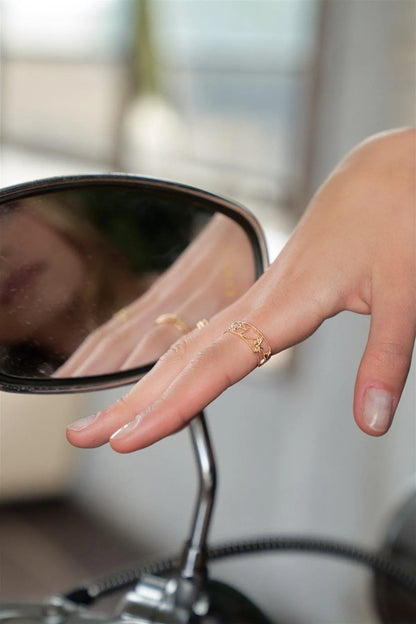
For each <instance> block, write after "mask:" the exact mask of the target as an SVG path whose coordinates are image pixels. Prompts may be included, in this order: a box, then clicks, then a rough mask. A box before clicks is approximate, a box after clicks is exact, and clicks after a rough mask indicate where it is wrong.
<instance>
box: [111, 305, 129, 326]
mask: <svg viewBox="0 0 416 624" xmlns="http://www.w3.org/2000/svg"><path fill="white" fill-rule="evenodd" d="M114 318H115V319H117V321H120V323H125V322H126V321H128V320H129V318H130V310H129V309H128V308H121V310H119V311H118V312H116V313H115V314H114Z"/></svg>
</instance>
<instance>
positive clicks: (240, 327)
mask: <svg viewBox="0 0 416 624" xmlns="http://www.w3.org/2000/svg"><path fill="white" fill-rule="evenodd" d="M224 333H225V334H227V333H229V334H234V336H238V337H239V338H241V339H242V340H244V342H245V343H246V344H247V345H248V346H249V347H250V349H251V350H252V351H253V353H255V354H256V355H257V358H258V364H257V366H263V364H265V363H266V362H267V361H268V360H270V358H271V355H272V348H271V346H270V343H269V341H268V340H267V338H266V336H265V335H264V334H263V332H261V331H260V330H259V329H257V327H255V326H254V325H252V324H251V323H247V321H234V322H233V323H231V325H230V327H229V328H228V329H226V330H225V332H224Z"/></svg>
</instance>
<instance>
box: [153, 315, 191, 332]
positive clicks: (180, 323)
mask: <svg viewBox="0 0 416 624" xmlns="http://www.w3.org/2000/svg"><path fill="white" fill-rule="evenodd" d="M155 323H156V325H172V327H174V328H175V329H177V330H178V331H180V332H181V333H182V334H187V333H188V332H190V331H191V329H192V327H190V326H189V325H188V323H185V321H184V320H183V319H181V317H180V316H178V315H177V314H170V313H169V314H161V315H160V316H158V317H157V319H156V320H155Z"/></svg>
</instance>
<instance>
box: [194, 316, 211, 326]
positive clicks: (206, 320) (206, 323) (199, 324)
mask: <svg viewBox="0 0 416 624" xmlns="http://www.w3.org/2000/svg"><path fill="white" fill-rule="evenodd" d="M208 323H209V320H208V319H207V318H202V319H201V320H200V321H198V322H197V324H196V325H195V327H196V328H197V329H202V328H203V327H206V326H207V325H208Z"/></svg>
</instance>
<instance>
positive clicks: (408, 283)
mask: <svg viewBox="0 0 416 624" xmlns="http://www.w3.org/2000/svg"><path fill="white" fill-rule="evenodd" d="M415 143H416V138H415V132H414V131H409V130H407V131H400V132H395V133H390V134H384V135H380V136H377V137H375V138H373V139H371V140H369V141H367V142H365V143H363V144H362V145H360V146H358V147H357V148H356V149H355V150H354V151H353V152H352V153H351V154H350V155H349V156H347V158H346V159H344V160H343V161H342V162H341V163H340V165H339V166H338V167H337V168H336V169H335V170H334V172H333V173H332V175H331V176H330V177H329V179H328V180H327V181H326V182H325V183H324V184H323V186H322V187H321V188H320V189H319V190H318V192H317V193H316V195H315V197H314V198H313V199H312V201H311V203H310V205H309V207H308V210H307V211H306V213H305V215H304V217H303V218H302V219H301V221H300V223H299V225H298V227H297V228H296V229H295V232H294V234H293V236H292V237H291V239H290V240H289V242H288V244H287V245H286V247H285V248H284V249H283V251H282V253H281V254H280V255H279V257H278V258H277V259H276V261H275V262H274V263H273V264H272V265H271V267H270V268H269V269H268V271H267V272H266V273H265V274H264V275H263V276H262V277H261V278H260V279H259V280H258V281H257V282H256V283H255V284H254V285H253V286H252V287H251V288H250V289H249V290H248V291H247V292H246V293H245V294H244V295H243V296H242V297H240V298H239V299H238V300H237V301H235V302H234V303H233V304H232V305H231V306H229V307H228V308H226V309H224V310H223V311H222V312H220V313H218V314H217V315H216V316H215V317H214V318H213V319H212V320H211V322H210V324H209V325H208V326H207V327H205V328H203V329H201V330H200V331H196V332H192V333H191V334H188V335H187V336H184V337H183V338H182V339H181V340H180V341H178V342H177V343H175V344H174V345H173V347H171V348H170V350H169V351H168V352H167V353H165V355H163V356H162V358H161V359H160V360H159V362H158V363H157V365H156V366H155V367H154V368H153V369H152V371H151V372H150V373H148V374H147V375H146V376H145V377H144V378H143V379H142V380H141V381H140V382H139V383H138V384H136V386H135V387H134V388H133V389H132V390H131V391H130V392H129V393H128V394H127V395H126V396H124V397H123V398H122V399H121V400H120V401H118V402H117V403H116V404H115V405H112V406H110V407H109V408H107V409H105V410H103V411H102V412H100V413H99V414H97V415H96V416H94V417H89V418H87V419H83V420H81V421H78V422H77V423H75V424H74V425H73V426H72V428H69V429H68V439H69V441H70V442H71V443H72V444H75V445H76V446H80V447H92V446H98V445H101V444H103V443H105V442H107V441H108V440H109V439H110V436H112V437H111V439H110V443H111V446H112V447H113V448H114V449H115V450H116V451H119V452H122V453H125V452H130V451H134V450H136V449H140V448H143V447H146V446H148V445H150V444H152V443H154V442H156V441H157V440H159V439H161V438H163V437H164V436H167V435H169V434H171V433H173V432H175V431H178V430H180V429H181V428H182V427H184V426H185V425H186V424H187V423H188V422H189V420H191V418H192V417H193V416H194V415H195V414H196V413H198V412H199V411H200V410H201V409H202V408H204V407H205V406H206V405H208V404H209V403H210V402H211V401H212V400H214V399H215V398H216V397H217V396H218V395H219V394H221V393H222V392H223V391H224V390H225V389H226V388H227V387H229V386H230V385H232V384H234V383H235V382H237V381H238V380H240V379H241V378H242V377H244V376H245V375H247V374H248V373H249V372H250V371H251V370H253V369H254V368H255V367H256V365H257V364H258V360H257V357H256V354H255V353H253V352H252V350H251V349H250V348H248V346H247V344H246V343H245V342H244V341H243V340H241V339H240V338H239V337H237V336H235V335H233V334H231V333H229V332H226V333H224V332H225V330H226V329H227V328H228V327H229V326H230V324H231V323H232V322H233V321H236V320H244V321H249V322H250V323H252V324H253V325H255V326H256V327H258V328H260V329H261V330H262V332H264V334H265V335H266V336H267V339H268V341H269V343H270V344H271V347H272V351H273V353H278V352H279V351H282V350H283V349H286V348H287V347H289V346H291V345H294V344H296V343H298V342H300V341H302V340H304V339H305V338H307V337H308V336H309V335H311V334H312V333H313V332H314V331H315V330H316V329H317V328H318V327H319V325H320V324H321V323H322V322H323V321H324V320H325V319H327V318H329V317H332V316H334V315H335V314H337V313H338V312H341V311H342V310H350V311H353V312H357V313H360V314H371V326H370V332H369V337H368V342H367V345H366V348H365V351H364V355H363V358H362V360H361V364H360V367H359V370H358V375H357V380H356V387H355V396H354V415H355V419H356V421H357V423H358V425H359V426H360V427H361V429H362V430H363V431H365V432H366V433H369V434H371V435H376V436H378V435H382V434H383V433H385V432H386V431H387V430H388V428H389V426H390V424H391V421H392V418H393V414H394V411H395V409H396V407H397V404H398V402H399V398H400V395H401V392H402V390H403V387H404V384H405V380H406V377H407V373H408V370H409V366H410V363H411V357H412V350H413V345H414V341H415V334H416V241H415V218H416V207H415V189H414V183H415V170H414V157H415ZM113 434H114V435H113Z"/></svg>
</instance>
